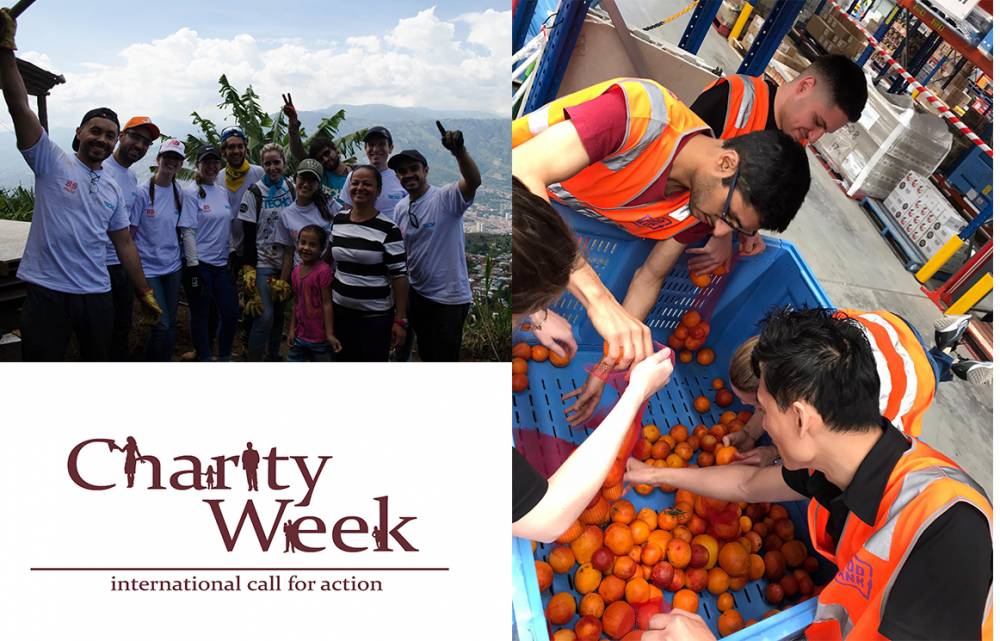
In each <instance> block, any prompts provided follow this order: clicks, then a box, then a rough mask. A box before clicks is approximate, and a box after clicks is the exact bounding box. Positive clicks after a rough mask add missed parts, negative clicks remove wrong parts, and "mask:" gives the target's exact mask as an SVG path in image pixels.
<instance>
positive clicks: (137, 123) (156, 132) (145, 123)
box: [122, 116, 160, 140]
mask: <svg viewBox="0 0 1000 641" xmlns="http://www.w3.org/2000/svg"><path fill="white" fill-rule="evenodd" d="M135 127H149V128H150V129H152V130H153V140H156V139H157V138H159V137H160V128H159V127H157V126H156V125H154V124H153V121H152V120H150V119H149V116H132V117H131V118H129V119H128V122H126V123H125V126H124V127H122V131H128V130H129V129H133V128H135Z"/></svg>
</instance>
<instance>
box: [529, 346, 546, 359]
mask: <svg viewBox="0 0 1000 641" xmlns="http://www.w3.org/2000/svg"><path fill="white" fill-rule="evenodd" d="M548 358H549V348H548V347H545V346H544V345H532V346H531V360H533V361H538V362H539V363H541V362H542V361H545V360H548Z"/></svg>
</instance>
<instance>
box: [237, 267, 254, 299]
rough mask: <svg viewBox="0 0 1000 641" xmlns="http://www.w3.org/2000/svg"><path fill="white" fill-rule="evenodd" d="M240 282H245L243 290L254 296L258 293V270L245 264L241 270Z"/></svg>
mask: <svg viewBox="0 0 1000 641" xmlns="http://www.w3.org/2000/svg"><path fill="white" fill-rule="evenodd" d="M240 282H242V283H243V291H245V292H246V293H247V294H249V295H251V296H254V295H256V294H257V270H256V269H254V268H253V267H251V266H250V265H244V266H243V270H242V271H241V272H240Z"/></svg>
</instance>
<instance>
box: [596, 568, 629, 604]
mask: <svg viewBox="0 0 1000 641" xmlns="http://www.w3.org/2000/svg"><path fill="white" fill-rule="evenodd" d="M597 593H598V594H600V595H601V596H602V597H603V598H604V602H605V603H611V602H612V601H617V600H618V599H620V598H622V597H623V596H625V581H623V580H622V579H620V578H618V577H617V576H615V575H614V574H612V575H610V576H606V577H604V578H603V579H601V585H599V586H598V587H597Z"/></svg>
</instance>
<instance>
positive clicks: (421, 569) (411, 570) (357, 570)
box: [30, 568, 450, 572]
mask: <svg viewBox="0 0 1000 641" xmlns="http://www.w3.org/2000/svg"><path fill="white" fill-rule="evenodd" d="M30 569H31V571H32V572H448V571H449V570H450V568H30Z"/></svg>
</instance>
